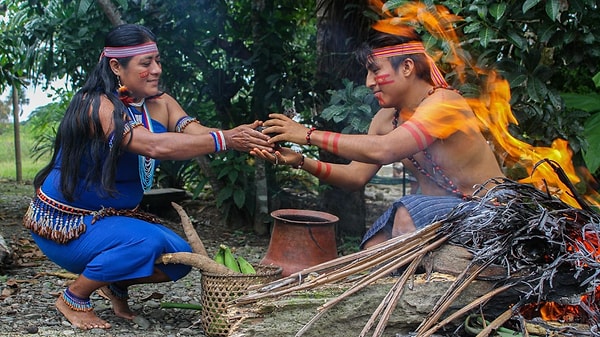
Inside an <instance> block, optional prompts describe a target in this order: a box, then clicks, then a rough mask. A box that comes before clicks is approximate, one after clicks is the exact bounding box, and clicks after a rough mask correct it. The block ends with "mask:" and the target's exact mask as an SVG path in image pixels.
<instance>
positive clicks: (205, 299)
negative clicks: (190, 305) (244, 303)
mask: <svg viewBox="0 0 600 337" xmlns="http://www.w3.org/2000/svg"><path fill="white" fill-rule="evenodd" d="M254 268H255V269H256V274H252V275H247V274H245V275H242V274H239V275H224V274H213V273H206V272H203V273H202V278H201V282H202V301H201V302H202V328H203V329H204V333H205V334H206V335H207V336H210V337H217V336H228V335H229V330H230V329H231V327H232V325H233V323H235V322H232V321H230V320H228V319H227V317H226V313H227V306H228V305H229V304H230V303H229V302H230V301H233V300H235V299H237V298H239V297H241V296H244V295H246V294H247V292H248V288H249V287H250V286H251V285H256V284H263V283H268V282H271V281H274V280H276V279H278V278H280V277H281V271H282V269H281V268H280V267H277V266H266V265H258V266H257V265H255V266H254Z"/></svg>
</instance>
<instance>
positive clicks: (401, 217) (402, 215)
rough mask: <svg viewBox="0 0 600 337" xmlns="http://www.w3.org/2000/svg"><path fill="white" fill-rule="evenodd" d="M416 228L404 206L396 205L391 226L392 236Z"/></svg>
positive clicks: (412, 230)
mask: <svg viewBox="0 0 600 337" xmlns="http://www.w3.org/2000/svg"><path fill="white" fill-rule="evenodd" d="M415 230H417V228H416V227H415V224H414V222H413V219H412V217H411V216H410V213H408V210H407V209H406V208H405V207H402V206H401V207H398V209H397V210H396V215H395V216H394V226H393V228H392V237H396V236H399V235H402V234H406V233H410V232H414V231H415Z"/></svg>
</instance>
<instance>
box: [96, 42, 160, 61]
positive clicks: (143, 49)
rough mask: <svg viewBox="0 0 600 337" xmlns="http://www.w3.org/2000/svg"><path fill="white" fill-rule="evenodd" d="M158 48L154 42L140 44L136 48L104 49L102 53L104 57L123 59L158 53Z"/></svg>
mask: <svg viewBox="0 0 600 337" xmlns="http://www.w3.org/2000/svg"><path fill="white" fill-rule="evenodd" d="M157 52H158V47H157V46H156V43H154V42H146V43H142V44H138V45H136V46H127V47H104V50H103V51H102V55H100V58H102V57H103V56H106V57H108V58H113V57H114V58H122V57H131V56H136V55H142V54H148V53H157Z"/></svg>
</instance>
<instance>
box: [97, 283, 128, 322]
mask: <svg viewBox="0 0 600 337" xmlns="http://www.w3.org/2000/svg"><path fill="white" fill-rule="evenodd" d="M98 291H99V292H100V294H101V295H102V296H103V297H105V298H108V299H109V300H110V303H111V304H112V308H113V311H114V312H115V315H116V316H118V317H121V318H125V319H129V320H132V319H134V318H135V316H137V315H136V314H135V313H134V312H133V311H131V309H129V304H128V303H127V299H124V298H120V297H117V296H115V295H114V294H113V292H112V291H111V290H110V289H109V288H108V286H104V287H102V288H100V289H98Z"/></svg>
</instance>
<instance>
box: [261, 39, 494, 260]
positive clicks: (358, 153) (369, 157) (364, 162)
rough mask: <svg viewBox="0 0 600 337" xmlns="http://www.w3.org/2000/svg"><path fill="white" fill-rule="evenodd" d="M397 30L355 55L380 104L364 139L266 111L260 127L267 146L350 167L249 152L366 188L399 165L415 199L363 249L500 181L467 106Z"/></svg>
mask: <svg viewBox="0 0 600 337" xmlns="http://www.w3.org/2000/svg"><path fill="white" fill-rule="evenodd" d="M398 31H401V32H402V34H396V35H394V34H388V33H384V32H374V34H373V35H372V36H371V38H370V40H369V41H368V43H367V44H366V45H365V46H364V48H362V49H361V50H360V51H359V57H360V58H361V60H362V62H363V64H365V67H366V69H367V76H366V86H367V87H369V88H370V89H371V90H372V91H373V94H374V95H375V97H376V98H377V99H378V101H379V105H380V106H381V107H382V109H381V110H380V111H379V112H378V113H377V114H376V115H375V117H374V118H373V120H372V122H371V126H370V128H369V134H368V135H348V134H339V133H333V132H329V131H319V130H315V128H307V127H305V126H303V125H301V124H299V123H297V122H295V121H293V120H292V119H290V118H288V117H286V116H285V115H283V114H271V115H270V116H269V117H271V119H270V120H267V121H265V122H264V127H265V128H264V130H263V132H264V133H265V134H277V135H275V136H273V137H271V139H270V140H269V142H272V143H276V142H282V141H290V142H294V143H297V144H307V145H314V146H318V147H319V148H321V149H323V150H326V151H329V152H331V153H334V154H336V155H339V156H341V157H343V158H346V159H349V160H352V162H351V163H350V164H348V165H342V164H332V163H324V162H320V161H318V160H313V159H309V158H304V157H303V156H302V155H300V154H297V153H294V152H293V151H291V150H290V149H285V148H282V149H279V150H278V151H275V152H270V151H261V150H259V149H257V150H253V151H251V153H252V154H253V155H255V156H257V157H259V158H263V159H265V160H269V161H271V162H275V163H286V164H288V165H292V166H293V167H296V168H302V169H304V170H305V171H307V172H309V173H311V174H313V175H315V176H316V177H317V178H319V179H321V180H323V181H324V182H327V183H330V184H333V185H336V186H341V187H348V188H357V187H359V186H362V185H364V184H366V183H367V182H368V180H369V179H370V178H372V176H373V175H375V173H376V172H377V170H379V168H380V167H381V165H385V164H390V163H393V162H402V163H403V164H404V166H405V167H406V168H407V169H408V170H409V171H410V172H411V174H412V175H413V176H414V177H415V178H416V179H417V182H418V185H419V187H420V191H421V194H411V195H407V196H404V197H402V198H401V199H399V200H398V201H396V202H394V203H393V205H392V206H391V207H390V208H389V209H388V210H387V211H386V212H385V213H384V214H383V215H382V216H381V217H380V218H379V219H378V220H377V221H376V222H375V223H374V224H373V226H371V228H370V229H369V231H368V232H367V233H366V235H365V237H364V238H363V241H362V244H361V246H362V247H363V248H368V247H371V246H373V245H376V244H378V243H381V242H383V241H386V240H389V239H391V238H392V237H396V236H399V235H402V234H405V233H409V232H413V231H415V230H416V229H419V228H422V227H424V226H426V225H429V224H431V223H433V222H434V221H436V220H440V219H442V218H443V217H445V216H446V215H447V214H448V213H449V212H450V211H451V210H452V209H453V208H454V207H456V206H457V205H458V204H461V203H463V202H464V201H465V200H468V199H470V198H471V197H472V196H473V195H474V193H475V192H476V191H477V190H478V188H479V186H480V185H481V184H483V183H485V182H488V180H489V179H491V178H496V177H502V176H503V173H502V170H501V169H500V166H499V165H498V162H497V161H496V157H495V155H494V153H493V151H492V149H491V148H490V146H489V145H488V143H487V141H486V139H485V138H484V137H483V135H482V133H481V130H480V128H479V123H478V120H477V118H476V116H475V115H474V113H473V111H472V109H471V108H470V106H469V105H468V103H467V101H466V100H465V99H464V98H463V97H462V96H461V94H460V93H459V92H457V91H456V90H454V89H452V88H451V87H449V86H448V84H447V83H446V81H445V80H444V77H443V76H442V74H441V73H440V71H439V69H438V68H437V67H436V65H435V63H434V62H433V60H432V59H431V57H430V56H429V55H427V53H426V52H425V48H424V46H423V43H422V42H421V38H420V36H419V35H418V34H417V33H416V32H415V31H414V30H413V29H411V28H410V27H406V29H402V30H401V29H398Z"/></svg>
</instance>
